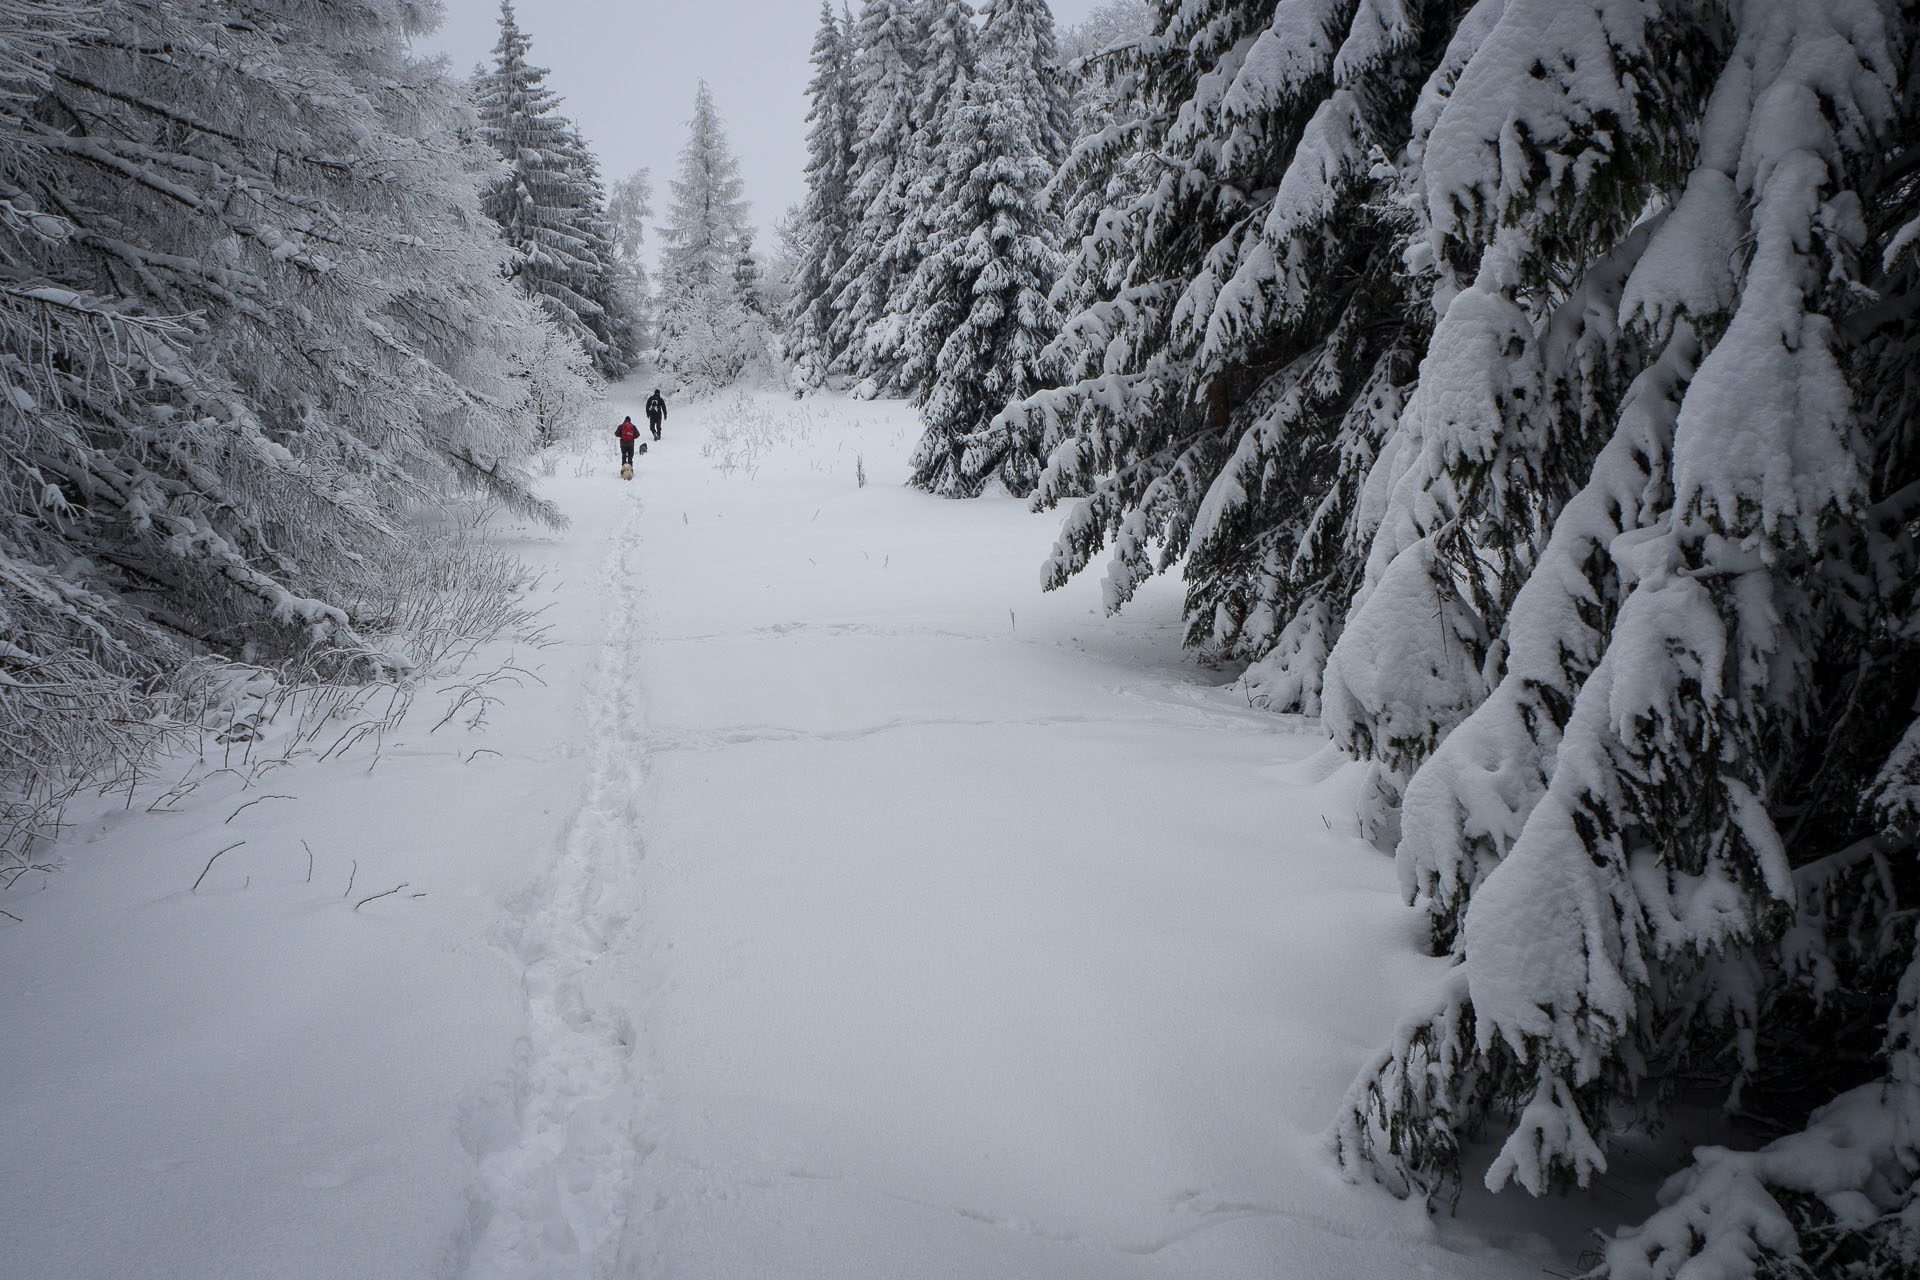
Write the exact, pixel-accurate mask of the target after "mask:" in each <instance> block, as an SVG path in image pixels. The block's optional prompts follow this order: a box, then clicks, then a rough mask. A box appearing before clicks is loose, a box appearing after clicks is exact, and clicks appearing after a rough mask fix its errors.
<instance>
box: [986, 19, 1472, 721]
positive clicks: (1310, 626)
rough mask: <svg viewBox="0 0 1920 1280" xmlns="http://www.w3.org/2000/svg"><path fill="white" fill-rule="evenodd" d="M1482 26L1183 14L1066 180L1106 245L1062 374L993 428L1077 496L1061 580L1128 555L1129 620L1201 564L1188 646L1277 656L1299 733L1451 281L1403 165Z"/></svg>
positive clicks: (1069, 286)
mask: <svg viewBox="0 0 1920 1280" xmlns="http://www.w3.org/2000/svg"><path fill="white" fill-rule="evenodd" d="M1463 8H1464V6H1463V5H1462V4H1456V3H1441V2H1438V0H1436V2H1434V3H1428V4H1420V5H1407V6H1400V5H1393V6H1385V5H1379V4H1374V3H1357V4H1356V3H1349V2H1347V0H1289V2H1288V3H1282V4H1273V3H1233V2H1232V0H1210V2H1209V3H1203V4H1194V5H1186V6H1183V7H1181V8H1180V9H1179V10H1178V11H1172V12H1163V14H1162V17H1161V26H1160V28H1159V29H1158V30H1157V31H1156V32H1155V33H1154V34H1152V35H1151V36H1149V37H1147V38H1146V39H1144V40H1142V41H1140V42H1139V43H1138V44H1136V45H1134V46H1132V47H1129V48H1123V49H1122V50H1120V51H1119V52H1117V53H1115V54H1114V55H1112V56H1111V57H1109V58H1107V59H1104V60H1103V61H1104V63H1105V64H1106V65H1105V68H1104V69H1105V73H1106V74H1107V75H1108V76H1110V77H1112V78H1113V79H1114V80H1115V82H1116V83H1117V85H1118V86H1119V88H1121V89H1122V90H1124V91H1125V93H1124V94H1123V96H1121V97H1120V98H1119V105H1120V108H1121V112H1120V114H1119V116H1118V117H1117V118H1116V120H1115V121H1114V122H1112V123H1111V124H1109V126H1108V127H1106V128H1104V129H1103V130H1102V131H1101V132H1100V133H1098V134H1096V135H1093V136H1091V137H1089V138H1086V139H1083V140H1082V141H1081V143H1080V144H1079V145H1078V146H1077V147H1076V149H1075V151H1074V154H1073V155H1072V157H1070V159H1069V161H1068V163H1067V165H1066V166H1065V168H1064V170H1063V173H1062V178H1061V180H1060V183H1059V184H1058V188H1059V190H1060V192H1061V194H1062V195H1063V196H1067V197H1069V198H1070V200H1071V203H1070V209H1072V210H1073V213H1072V217H1073V219H1074V222H1075V223H1076V226H1075V228H1074V229H1075V230H1076V231H1077V232H1078V233H1079V234H1080V236H1081V240H1080V251H1079V254H1078V255H1077V258H1076V260H1075V261H1074V262H1073V263H1072V264H1070V266H1069V268H1068V271H1067V274H1066V276H1065V277H1064V278H1063V285H1062V288H1061V296H1062V298H1063V300H1067V301H1071V302H1074V303H1076V304H1077V305H1078V310H1077V313H1075V314H1074V315H1073V317H1072V318H1071V319H1070V320H1069V321H1068V322H1067V324H1066V326H1065V329H1064V331H1063V333H1062V336H1061V338H1060V339H1059V341H1058V342H1057V343H1056V344H1055V347H1054V352H1053V354H1054V356H1055V358H1056V359H1057V360H1058V361H1059V369H1060V372H1061V373H1062V375H1063V376H1062V377H1061V378H1060V381H1059V385H1058V386H1056V387H1054V388H1051V389H1049V390H1045V391H1041V392H1039V393H1037V394H1036V395H1034V396H1032V397H1029V398H1028V399H1027V400H1026V401H1025V402H1023V403H1021V404H1018V405H1014V406H1012V407H1010V408H1009V409H1008V410H1007V411H1006V413H1004V414H1003V415H1002V416H1001V418H1000V419H998V420H996V422H995V424H994V429H995V430H1001V429H1005V430H1009V431H1012V432H1016V433H1018V434H1019V435H1020V436H1022V437H1023V438H1025V439H1029V440H1034V441H1037V442H1038V446H1039V448H1040V449H1041V450H1043V451H1044V453H1045V455H1046V456H1047V458H1048V464H1047V467H1046V469H1045V471H1044V472H1043V474H1042V477H1041V480H1040V483H1039V487H1038V489H1037V491H1036V493H1035V504H1036V506H1038V507H1051V506H1054V505H1056V504H1058V503H1060V502H1063V501H1067V500H1069V499H1077V500H1078V501H1077V504H1076V505H1075V507H1074V509H1073V511H1072V513H1071V515H1070V516H1069V517H1068V519H1067V521H1066V523H1065V524H1064V526H1063V530H1062V536H1061V538H1060V541H1059V542H1058V543H1057V544H1056V548H1055V553H1054V556H1053V558H1052V561H1051V562H1050V564H1049V566H1048V568H1047V571H1046V581H1047V582H1048V584H1049V585H1052V586H1058V585H1060V584H1061V583H1062V582H1064V581H1065V580H1066V579H1067V578H1068V577H1070V576H1071V575H1072V574H1074V573H1077V572H1079V571H1080V570H1082V569H1083V568H1085V567H1086V566H1087V565H1088V564H1089V563H1090V562H1091V561H1092V560H1093V558H1094V557H1095V556H1096V555H1097V554H1098V553H1099V552H1100V551H1101V550H1102V548H1103V547H1105V546H1106V545H1107V544H1108V543H1109V542H1111V543H1112V544H1113V555H1112V560H1111V564H1110V567H1109V569H1108V572H1107V580H1106V598H1107V604H1108V607H1109V609H1118V608H1120V607H1121V606H1123V605H1124V604H1125V603H1126V601H1127V600H1129V599H1130V598H1131V597H1132V595H1133V593H1134V591H1135V590H1136V589H1137V587H1138V586H1139V584H1140V583H1141V582H1143V581H1144V580H1145V579H1147V578H1148V577H1150V576H1151V575H1153V574H1155V573H1157V572H1162V571H1164V570H1166V569H1167V568H1169V567H1171V566H1173V565H1176V564H1181V563H1183V562H1184V564H1185V567H1186V578H1187V625H1188V632H1187V635H1188V640H1189V642H1190V643H1192V644H1195V645H1198V646H1202V647H1203V648H1204V649H1205V650H1206V651H1208V652H1210V653H1214V654H1218V655H1221V656H1236V655H1237V656H1242V657H1246V658H1265V659H1266V661H1265V662H1264V663H1262V664H1261V665H1260V666H1258V667H1256V668H1255V669H1254V670H1253V671H1252V672H1251V673H1250V679H1251V681H1252V683H1253V687H1254V688H1255V689H1256V690H1257V691H1258V693H1259V696H1260V697H1261V698H1262V700H1263V701H1265V702H1266V703H1267V704H1268V705H1271V706H1273V707H1274V708H1275V709H1280V710H1287V709H1295V708H1298V709H1303V710H1306V711H1309V712H1313V711H1317V710H1318V709H1319V690H1320V685H1321V666H1322V663H1323V662H1324V659H1325V656H1326V654H1327V651H1328V648H1329V647H1330V645H1331V644H1332V642H1333V639H1334V637H1335V635H1336V634H1337V631H1338V627H1339V625H1340V621H1341V617H1342V614H1343V612H1344V609H1345V604H1346V599H1347V596H1348V594H1349V592H1350V591H1351V589H1352V586H1353V584H1354V583H1355V582H1356V581H1357V579H1358V576H1359V565H1360V563H1361V558H1362V555H1363V549H1364V540H1363V538H1362V536H1361V534H1360V533H1359V532H1358V530H1359V528H1360V519H1361V517H1360V514H1359V499H1360V482H1361V480H1362V479H1363V477H1364V475H1365V473H1366V470H1367V467H1368V466H1369V464H1370V463H1371V461H1372V459H1373V457H1374V452H1375V450H1376V449H1377V448H1378V447H1379V444H1380V441H1381V440H1382V439H1384V438H1385V437H1386V436H1387V435H1388V434H1389V433H1390V431H1391V428H1392V425H1393V423H1394V421H1395V418H1396V415H1397V413H1398V411H1399V409H1400V406H1401V404H1402V403H1403V401H1404V399H1405V396H1406V394H1407V391H1408V389H1409V387H1410V385H1411V381H1412V377H1413V372H1414V369H1415V366H1416V364H1417V362H1418V359H1419V356H1420V354H1421V352H1422V351H1423V349H1424V346H1425V342H1426V334H1427V330H1428V326H1429V323H1430V322H1429V320H1428V315H1429V314H1430V313H1429V311H1428V308H1427V307H1426V305H1425V302H1424V296H1425V291H1426V289H1427V288H1428V287H1429V284H1428V282H1427V281H1425V280H1423V279H1421V278H1419V277H1418V276H1409V275H1408V273H1407V269H1406V267H1405V264H1404V261H1403V258H1404V254H1403V250H1404V248H1405V246H1406V242H1407V240H1408V238H1409V236H1410V233H1411V223H1410V220H1409V217H1408V215H1407V213H1406V212H1405V211H1404V209H1403V208H1402V207H1401V205H1400V203H1399V202H1398V200H1397V196H1398V195H1399V190H1398V187H1397V185H1396V184H1395V183H1394V182H1393V180H1392V178H1391V176H1390V173H1391V171H1390V169H1389V166H1388V165H1387V164H1386V160H1387V158H1388V157H1391V156H1394V155H1396V154H1398V153H1399V152H1400V151H1401V150H1402V149H1403V148H1404V146H1405V143H1406V140H1407V139H1408V137H1409V136H1410V130H1411V128H1412V124H1411V120H1412V116H1413V112H1414V109H1415V106H1416V102H1417V99H1418V95H1419V91H1420V88H1421V86H1422V85H1423V84H1424V83H1425V82H1426V81H1427V80H1428V78H1429V77H1430V75H1431V73H1432V71H1433V70H1434V69H1435V68H1436V67H1437V66H1438V65H1439V64H1440V63H1441V61H1442V58H1443V56H1444V54H1445V51H1446V48H1447V45H1448V41H1449V38H1450V36H1451V34H1452V32H1453V31H1454V30H1455V27H1456V25H1457V23H1458V19H1459V14H1460V11H1461V10H1462V9H1463ZM1103 193H1105V194H1108V195H1117V197H1118V200H1117V202H1114V203H1110V204H1108V205H1106V206H1105V207H1101V206H1100V205H1099V204H1098V203H1097V201H1098V198H1099V196H1100V195H1101V194H1103ZM1156 543H1157V544H1158V546H1157V548H1156V546H1155V544H1156Z"/></svg>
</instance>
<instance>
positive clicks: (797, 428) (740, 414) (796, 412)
mask: <svg viewBox="0 0 1920 1280" xmlns="http://www.w3.org/2000/svg"><path fill="white" fill-rule="evenodd" d="M814 431H815V425H814V421H813V410H812V409H810V408H809V407H808V406H807V405H805V404H801V405H799V406H798V407H797V408H796V407H791V406H788V405H778V404H773V403H770V402H768V401H767V400H765V399H764V398H762V397H759V396H756V395H754V394H752V393H751V392H748V391H736V392H734V394H733V395H732V396H730V397H729V398H728V399H727V401H726V403H725V404H724V405H721V406H719V407H718V408H717V409H716V410H715V411H714V412H712V413H711V414H709V415H708V417H707V438H706V439H705V440H702V441H701V442H700V456H701V457H703V458H707V459H709V460H711V461H712V463H713V465H714V467H715V469H717V470H718V471H719V472H720V473H721V474H722V475H733V474H734V473H736V472H745V473H746V475H747V476H748V477H749V478H751V477H752V476H753V474H754V472H756V471H758V470H759V469H760V464H761V463H762V462H764V461H765V460H766V458H767V455H768V454H770V453H772V452H773V451H774V450H775V449H778V448H780V447H782V446H784V445H789V444H802V443H805V442H806V441H808V440H811V439H812V438H813V435H814ZM863 470H864V468H863Z"/></svg>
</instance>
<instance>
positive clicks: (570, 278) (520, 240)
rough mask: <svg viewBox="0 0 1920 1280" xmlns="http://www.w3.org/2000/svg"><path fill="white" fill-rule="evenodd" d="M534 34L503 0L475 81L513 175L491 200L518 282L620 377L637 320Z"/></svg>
mask: <svg viewBox="0 0 1920 1280" xmlns="http://www.w3.org/2000/svg"><path fill="white" fill-rule="evenodd" d="M531 49H532V41H531V39H530V38H529V37H528V36H527V34H526V33H525V32H524V31H522V30H521V29H520V26H519V22H518V21H517V19H516V18H515V16H514V11H513V3H512V0H501V3H500V40H499V43H498V44H496V45H495V46H494V49H493V67H492V69H491V70H490V71H488V72H486V73H485V74H484V75H482V76H481V77H480V78H479V80H478V82H477V84H476V85H475V92H476V96H477V97H478V99H479V103H480V123H481V134H482V136H483V137H484V138H485V139H486V140H487V141H488V142H489V143H491V144H492V146H493V148H494V150H495V151H497V152H498V153H499V155H500V157H501V159H502V160H503V161H504V162H505V164H506V167H507V173H506V176H505V177H504V178H502V179H501V180H500V181H499V182H498V183H496V184H495V186H494V188H493V189H492V190H491V191H489V192H488V193H487V196H486V201H485V207H486V211H487V214H488V216H490V217H491V218H492V219H493V220H494V221H495V222H496V223H498V224H499V226H500V234H501V235H502V236H503V237H505V239H506V241H507V243H508V244H509V245H510V246H511V247H512V249H513V251H514V254H515V262H514V266H513V272H514V276H515V278H516V279H517V280H518V281H519V282H520V286H521V288H523V289H524V290H526V292H527V293H528V294H530V295H531V296H533V297H535V298H537V299H539V300H540V301H541V303H542V304H544V305H545V306H546V308H547V310H548V312H549V313H550V314H551V315H552V316H553V318H554V320H555V321H556V322H557V323H558V324H559V325H560V327H561V328H562V329H563V330H564V331H565V332H567V333H569V334H571V335H572V336H573V337H574V338H575V339H576V340H577V341H578V342H579V343H580V345H581V346H582V347H584V348H586V350H587V353H588V354H589V355H590V356H592V357H593V361H594V364H595V365H596V366H598V367H599V368H600V369H602V370H603V371H604V372H606V373H607V374H608V375H609V376H612V377H618V376H620V374H622V373H624V372H625V371H626V370H627V369H628V368H630V367H631V366H632V363H633V357H634V354H635V350H634V348H635V346H636V344H637V327H636V322H635V320H634V318H633V317H632V316H630V315H624V314H621V313H620V312H619V311H618V310H612V311H610V310H609V308H610V307H613V308H618V307H619V306H620V305H621V303H622V302H623V301H624V294H623V292H622V290H621V289H620V286H619V272H618V268H617V265H616V263H615V262H614V256H613V246H612V239H611V235H610V231H609V227H608V225H607V221H606V197H605V192H604V190H603V189H602V187H601V185H600V179H599V166H598V164H597V162H596V161H595V160H594V159H593V156H592V153H591V152H589V151H588V150H587V147H586V144H585V143H584V141H583V140H582V139H581V137H580V133H579V130H577V129H576V128H574V126H573V123H572V122H571V121H569V120H568V119H567V118H566V117H565V116H563V115H561V114H560V112H559V110H558V108H559V101H560V100H559V98H558V97H557V96H556V95H555V94H554V92H553V90H551V89H549V88H548V87H547V85H546V77H547V72H546V69H545V68H544V67H537V66H535V65H533V64H532V63H531V62H529V61H528V54H529V52H530V51H531Z"/></svg>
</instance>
